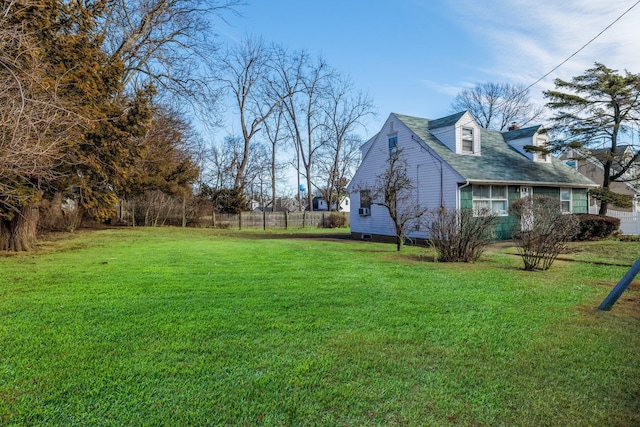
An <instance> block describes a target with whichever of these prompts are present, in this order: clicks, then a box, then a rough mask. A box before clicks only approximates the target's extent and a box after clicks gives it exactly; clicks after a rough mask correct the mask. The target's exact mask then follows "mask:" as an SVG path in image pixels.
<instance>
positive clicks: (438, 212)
mask: <svg viewBox="0 0 640 427" xmlns="http://www.w3.org/2000/svg"><path fill="white" fill-rule="evenodd" d="M427 219H428V224H427V231H428V232H429V243H430V244H431V246H433V247H434V248H435V249H436V252H437V253H438V261H443V262H472V261H476V260H477V259H478V258H480V255H482V252H484V249H485V248H486V247H487V245H489V244H490V243H492V242H493V240H494V228H495V225H496V223H497V222H498V217H497V216H496V215H495V214H492V213H490V212H489V211H487V210H483V211H481V212H479V215H477V216H475V215H474V213H473V211H472V210H470V209H464V210H457V209H447V208H440V209H435V210H433V211H430V212H429V214H428V215H427Z"/></svg>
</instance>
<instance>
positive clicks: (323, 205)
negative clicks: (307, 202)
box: [312, 196, 351, 212]
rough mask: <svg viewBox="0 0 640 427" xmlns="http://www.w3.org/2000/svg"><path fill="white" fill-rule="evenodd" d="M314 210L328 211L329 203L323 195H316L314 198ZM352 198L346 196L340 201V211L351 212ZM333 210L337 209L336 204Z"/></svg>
mask: <svg viewBox="0 0 640 427" xmlns="http://www.w3.org/2000/svg"><path fill="white" fill-rule="evenodd" d="M312 203H313V210H314V211H319V212H321V211H328V210H329V204H328V203H327V201H326V200H325V199H324V198H323V197H322V196H316V197H314V198H313V201H312ZM349 203H350V200H349V197H344V198H343V199H342V200H341V201H340V206H339V207H338V212H349V211H350V210H351V207H350V205H349ZM333 210H334V211H335V210H336V206H335V204H334V205H333Z"/></svg>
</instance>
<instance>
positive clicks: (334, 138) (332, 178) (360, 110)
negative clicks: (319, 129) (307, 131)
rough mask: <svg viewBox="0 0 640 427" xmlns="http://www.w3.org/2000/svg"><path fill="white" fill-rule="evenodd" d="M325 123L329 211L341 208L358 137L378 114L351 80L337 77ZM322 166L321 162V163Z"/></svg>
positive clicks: (357, 151)
mask: <svg viewBox="0 0 640 427" xmlns="http://www.w3.org/2000/svg"><path fill="white" fill-rule="evenodd" d="M324 113H325V115H326V123H325V128H324V133H325V135H324V138H323V139H324V140H325V141H326V143H325V145H324V150H323V151H324V154H325V155H326V159H325V162H324V166H325V167H324V168H323V169H324V172H325V173H326V179H327V181H326V182H327V185H326V187H325V191H324V192H325V194H324V198H325V200H326V201H327V204H328V205H329V210H331V209H332V207H333V206H334V205H335V206H336V209H337V208H338V206H340V201H341V199H342V198H343V197H344V196H345V195H346V184H347V183H348V181H349V180H350V179H351V177H352V175H353V173H354V172H355V168H356V167H357V162H358V160H359V154H360V149H359V145H360V142H361V140H360V138H358V137H357V136H356V135H355V131H356V130H357V128H358V127H364V123H363V122H362V121H363V120H364V119H365V118H366V117H367V116H370V115H373V114H375V111H374V106H373V101H372V99H371V98H370V97H369V95H367V94H365V93H363V92H357V93H354V88H353V83H352V82H351V80H350V79H347V78H340V77H336V78H334V79H332V80H331V82H330V85H329V92H328V97H327V100H326V103H325V106H324ZM321 162H322V161H321Z"/></svg>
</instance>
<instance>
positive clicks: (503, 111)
mask: <svg viewBox="0 0 640 427" xmlns="http://www.w3.org/2000/svg"><path fill="white" fill-rule="evenodd" d="M451 108H452V110H454V111H456V112H457V111H463V110H469V112H470V113H471V115H472V116H473V117H474V118H475V119H476V121H477V122H478V123H479V124H480V126H482V127H484V128H486V129H495V130H499V131H504V130H506V129H507V128H508V127H509V125H510V124H512V123H513V122H516V123H517V124H518V125H519V126H520V127H522V126H525V125H527V124H528V123H531V122H533V121H534V120H536V119H538V118H539V117H540V116H541V115H542V113H543V111H544V110H543V108H542V107H541V106H536V105H534V104H533V103H532V102H531V101H530V100H529V89H527V88H525V87H524V86H522V85H512V84H509V83H478V84H476V85H475V86H474V87H473V88H468V89H464V90H463V91H462V92H460V93H459V94H458V95H456V97H455V99H454V100H453V103H452V104H451Z"/></svg>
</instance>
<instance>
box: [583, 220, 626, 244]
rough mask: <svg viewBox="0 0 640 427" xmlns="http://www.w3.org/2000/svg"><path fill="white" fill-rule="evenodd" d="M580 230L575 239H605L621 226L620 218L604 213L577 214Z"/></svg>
mask: <svg viewBox="0 0 640 427" xmlns="http://www.w3.org/2000/svg"><path fill="white" fill-rule="evenodd" d="M576 216H577V217H578V219H579V220H580V231H579V232H578V235H577V236H576V237H575V240H594V239H603V238H606V237H609V236H611V235H612V234H613V233H615V232H616V231H618V228H620V219H619V218H614V217H611V216H604V215H592V214H577V215H576Z"/></svg>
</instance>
